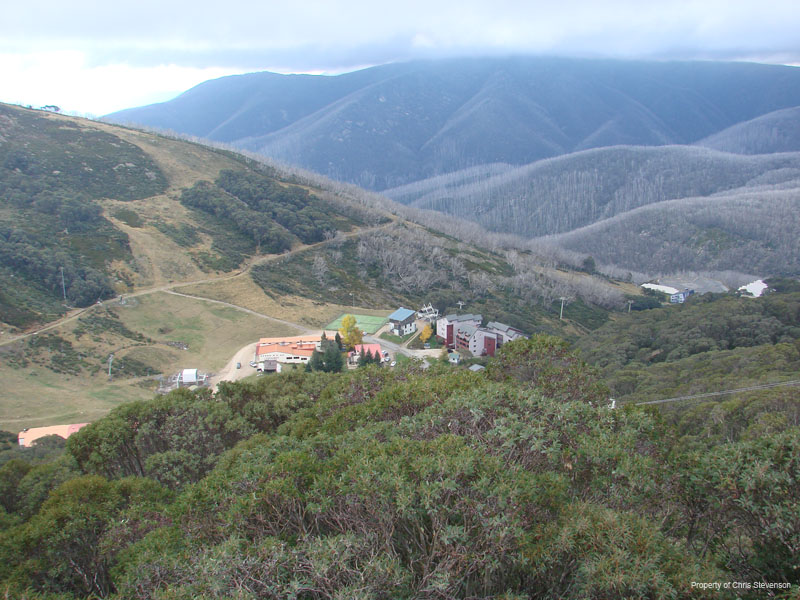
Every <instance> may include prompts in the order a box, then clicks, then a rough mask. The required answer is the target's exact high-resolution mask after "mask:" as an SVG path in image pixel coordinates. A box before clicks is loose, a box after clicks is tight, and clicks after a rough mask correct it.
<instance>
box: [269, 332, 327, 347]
mask: <svg viewBox="0 0 800 600" xmlns="http://www.w3.org/2000/svg"><path fill="white" fill-rule="evenodd" d="M320 341H322V333H316V334H308V335H295V336H288V337H286V336H284V337H272V338H261V339H260V340H258V343H259V345H261V344H263V345H270V344H281V345H287V344H304V343H312V342H313V343H315V344H318V343H319V342H320Z"/></svg>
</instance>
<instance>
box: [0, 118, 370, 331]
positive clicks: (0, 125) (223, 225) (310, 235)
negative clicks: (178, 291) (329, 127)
mask: <svg viewBox="0 0 800 600" xmlns="http://www.w3.org/2000/svg"><path fill="white" fill-rule="evenodd" d="M0 136H2V138H0V139H2V143H0V192H1V193H2V198H3V201H2V204H0V283H2V285H0V290H2V291H1V292H0V322H5V323H6V324H8V325H10V326H14V327H22V328H24V327H27V326H29V325H31V324H32V323H34V322H36V321H47V320H50V319H52V318H54V317H57V316H59V315H60V314H63V313H64V312H65V310H66V307H65V306H64V305H65V304H66V305H69V306H77V307H84V306H87V305H89V304H91V303H93V302H95V301H97V300H98V299H100V300H103V299H107V298H109V297H111V296H113V295H116V294H118V293H121V292H132V291H135V290H137V289H139V288H140V287H141V286H146V285H155V284H159V283H164V282H170V281H172V282H174V281H180V280H191V279H192V278H194V277H196V276H197V275H198V273H200V272H201V271H203V272H214V271H217V272H227V271H231V270H233V269H235V268H237V267H239V266H240V265H241V264H242V263H243V262H244V261H245V260H246V259H249V258H253V257H256V256H258V255H260V254H267V253H278V252H281V251H284V250H288V249H289V248H291V247H293V246H296V245H300V244H304V243H305V244H308V243H315V242H318V241H321V240H322V239H324V237H325V236H326V235H329V236H333V235H335V234H336V232H337V231H345V232H347V231H350V230H352V229H353V228H354V227H356V226H358V225H362V224H363V222H364V219H365V218H367V212H366V211H365V210H364V209H361V208H359V207H356V206H355V205H352V203H351V205H348V204H347V202H345V201H341V202H339V203H336V204H332V203H331V200H330V199H329V198H330V195H329V196H328V197H327V199H325V200H323V199H320V198H318V197H317V196H315V195H314V193H313V192H310V191H309V190H308V189H306V188H304V187H300V186H297V185H290V184H288V183H287V182H285V181H282V180H281V179H280V176H279V175H278V173H277V172H276V171H273V170H269V169H267V168H265V167H260V166H259V165H257V164H256V163H253V162H252V161H250V162H248V161H247V160H246V159H244V158H243V157H241V156H237V155H233V154H231V153H224V152H218V151H214V150H212V149H209V148H206V147H202V146H197V145H193V144H189V143H187V142H181V143H178V142H175V141H170V140H166V139H164V138H158V137H157V136H153V135H147V134H142V133H139V132H133V131H129V130H125V129H121V128H112V127H109V126H107V125H103V124H96V123H91V122H89V121H85V120H80V119H72V118H68V117H62V116H60V115H55V114H51V113H46V112H42V111H32V110H25V109H21V108H17V107H11V106H5V105H4V106H0ZM186 188H188V189H186ZM176 200H177V202H176ZM62 273H63V285H62ZM65 296H66V300H65V298H64V297H65Z"/></svg>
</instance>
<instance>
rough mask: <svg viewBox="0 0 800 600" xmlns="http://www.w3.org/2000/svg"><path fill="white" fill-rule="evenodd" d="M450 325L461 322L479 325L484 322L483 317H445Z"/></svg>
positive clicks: (470, 315)
mask: <svg viewBox="0 0 800 600" xmlns="http://www.w3.org/2000/svg"><path fill="white" fill-rule="evenodd" d="M445 319H447V321H448V322H449V323H457V322H459V321H478V322H479V323H480V322H481V321H483V316H482V315H472V314H468V315H447V316H446V317H445Z"/></svg>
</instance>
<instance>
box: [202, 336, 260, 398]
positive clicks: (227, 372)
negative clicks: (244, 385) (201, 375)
mask: <svg viewBox="0 0 800 600" xmlns="http://www.w3.org/2000/svg"><path fill="white" fill-rule="evenodd" d="M256 344H257V342H253V343H252V344H247V346H245V347H243V348H241V349H240V350H239V351H238V352H237V353H236V354H234V355H233V358H231V360H230V361H229V362H228V364H227V365H225V366H224V367H223V368H222V369H221V370H220V372H219V373H217V374H216V375H214V376H213V377H211V378H210V379H209V380H208V382H209V386H210V387H211V389H212V390H213V391H214V392H216V391H217V386H218V385H219V383H220V382H221V381H238V380H239V379H244V378H245V377H248V376H249V375H253V374H255V372H256V370H255V368H254V367H251V366H250V361H251V360H253V354H254V353H255V351H256ZM237 363H239V364H241V368H239V369H237V368H236V364H237Z"/></svg>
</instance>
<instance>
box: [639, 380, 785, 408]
mask: <svg viewBox="0 0 800 600" xmlns="http://www.w3.org/2000/svg"><path fill="white" fill-rule="evenodd" d="M784 385H800V379H794V380H792V381H780V382H778V383H763V384H761V385H752V386H750V387H745V388H738V389H735V390H723V391H721V392H706V393H705V394H693V395H691V396H677V397H675V398H665V399H663V400H650V401H648V402H636V403H635V405H636V406H641V405H645V404H664V403H666V402H679V401H681V400H695V399H697V398H712V397H714V396H725V395H727V394H738V393H739V392H753V391H756V390H766V389H769V388H774V387H780V386H784Z"/></svg>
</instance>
